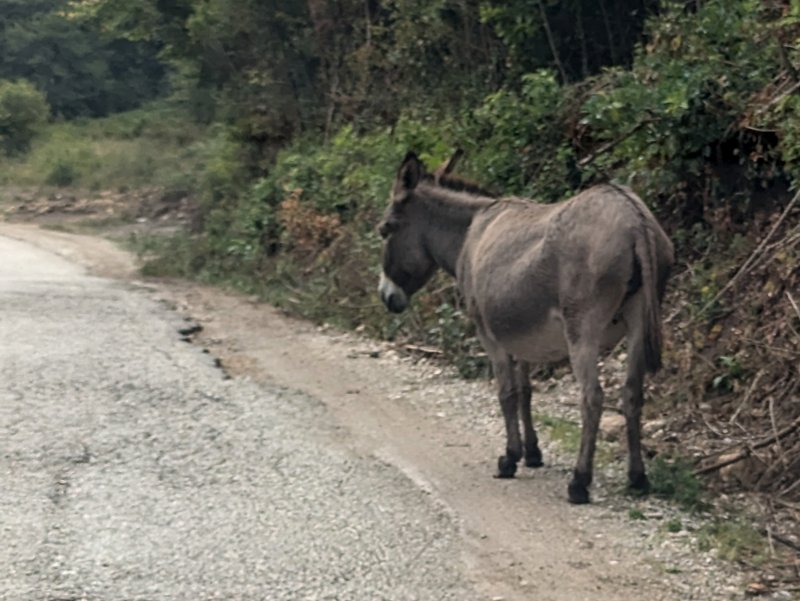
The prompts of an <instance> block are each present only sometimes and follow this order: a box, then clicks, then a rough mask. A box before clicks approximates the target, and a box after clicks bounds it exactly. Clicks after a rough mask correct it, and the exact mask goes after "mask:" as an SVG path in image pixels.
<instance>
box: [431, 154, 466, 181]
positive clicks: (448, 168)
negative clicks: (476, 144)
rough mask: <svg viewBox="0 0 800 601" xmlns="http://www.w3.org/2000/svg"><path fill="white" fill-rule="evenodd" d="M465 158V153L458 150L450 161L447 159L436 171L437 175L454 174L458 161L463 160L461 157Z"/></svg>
mask: <svg viewBox="0 0 800 601" xmlns="http://www.w3.org/2000/svg"><path fill="white" fill-rule="evenodd" d="M463 156H464V151H463V150H462V149H461V148H456V151H455V152H454V153H453V156H451V157H450V158H449V159H447V160H446V161H445V162H444V163H442V164H441V165H439V167H438V168H437V169H436V175H449V174H450V173H452V171H453V169H455V168H456V165H457V164H458V161H460V160H461V157H463Z"/></svg>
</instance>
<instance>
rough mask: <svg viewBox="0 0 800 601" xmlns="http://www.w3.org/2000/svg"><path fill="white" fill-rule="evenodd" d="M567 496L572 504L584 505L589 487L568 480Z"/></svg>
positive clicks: (587, 499) (587, 497)
mask: <svg viewBox="0 0 800 601" xmlns="http://www.w3.org/2000/svg"><path fill="white" fill-rule="evenodd" d="M567 498H568V499H569V502H570V503H572V504H573V505H585V504H586V503H588V502H589V489H588V488H586V486H585V485H584V484H582V483H580V482H574V481H573V482H570V483H569V486H568V487H567Z"/></svg>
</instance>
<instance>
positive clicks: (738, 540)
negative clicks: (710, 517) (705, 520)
mask: <svg viewBox="0 0 800 601" xmlns="http://www.w3.org/2000/svg"><path fill="white" fill-rule="evenodd" d="M697 540H698V546H699V547H700V550H701V551H710V550H712V549H715V550H716V553H717V556H718V557H720V558H721V559H725V560H728V561H745V562H747V563H749V564H751V565H755V566H758V565H761V564H763V563H764V562H765V561H767V559H769V556H770V554H769V546H768V544H767V541H766V540H765V538H764V537H763V536H762V535H761V533H759V532H758V531H757V530H756V529H755V528H754V527H753V525H752V524H750V523H748V522H746V521H745V520H744V519H743V518H739V519H735V520H718V521H714V522H712V523H709V524H706V525H704V526H703V527H702V528H700V529H699V530H698V532H697Z"/></svg>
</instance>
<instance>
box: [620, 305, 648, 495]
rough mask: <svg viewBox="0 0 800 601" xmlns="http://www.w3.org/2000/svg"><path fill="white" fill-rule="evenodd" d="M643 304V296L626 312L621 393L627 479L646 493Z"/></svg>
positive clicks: (636, 488) (638, 489) (633, 486)
mask: <svg viewBox="0 0 800 601" xmlns="http://www.w3.org/2000/svg"><path fill="white" fill-rule="evenodd" d="M639 302H643V298H642V296H641V295H638V296H636V297H634V298H633V299H631V302H630V303H629V306H627V307H626V308H625V314H624V317H625V322H626V325H627V329H628V331H627V336H626V342H627V351H628V374H627V377H626V378H625V386H624V387H623V389H622V402H623V410H624V411H625V425H626V430H627V433H628V479H629V484H630V487H631V488H632V489H633V490H636V491H639V492H642V493H647V492H648V491H649V489H650V483H649V482H648V480H647V475H646V474H645V469H644V462H643V461H642V444H641V427H642V405H643V404H644V392H643V385H644V374H645V368H646V366H645V355H644V326H643V324H642V321H641V315H642V311H641V309H640V308H639V306H638V305H637V303H639Z"/></svg>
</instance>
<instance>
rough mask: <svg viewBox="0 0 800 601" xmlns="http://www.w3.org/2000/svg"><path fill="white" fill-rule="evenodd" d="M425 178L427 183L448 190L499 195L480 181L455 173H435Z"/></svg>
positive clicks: (493, 196)
mask: <svg viewBox="0 0 800 601" xmlns="http://www.w3.org/2000/svg"><path fill="white" fill-rule="evenodd" d="M424 180H425V181H426V182H427V183H431V184H438V185H439V186H441V187H442V188H447V189H448V190H453V191H454V192H466V193H468V194H475V195H476V196H487V197H489V198H497V197H498V195H497V194H495V193H494V192H491V191H490V190H487V189H486V188H484V187H483V186H481V185H480V184H479V183H477V182H474V181H472V180H468V179H465V178H463V177H458V176H455V175H439V176H438V177H436V176H435V175H433V174H427V175H425V177H424Z"/></svg>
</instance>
